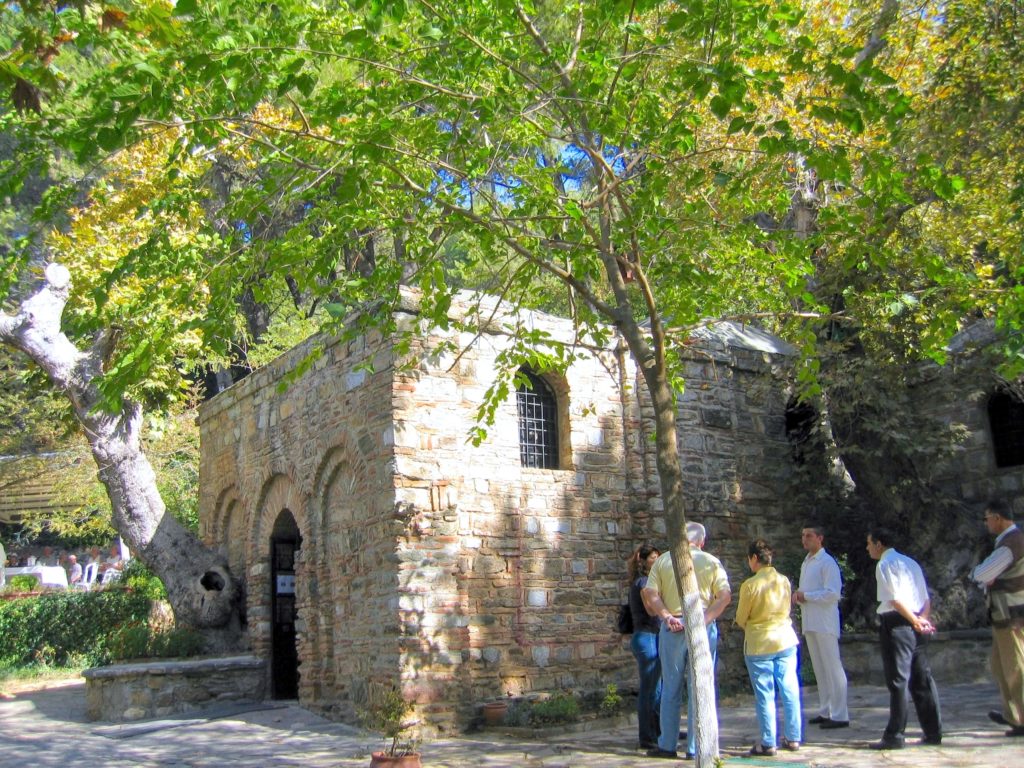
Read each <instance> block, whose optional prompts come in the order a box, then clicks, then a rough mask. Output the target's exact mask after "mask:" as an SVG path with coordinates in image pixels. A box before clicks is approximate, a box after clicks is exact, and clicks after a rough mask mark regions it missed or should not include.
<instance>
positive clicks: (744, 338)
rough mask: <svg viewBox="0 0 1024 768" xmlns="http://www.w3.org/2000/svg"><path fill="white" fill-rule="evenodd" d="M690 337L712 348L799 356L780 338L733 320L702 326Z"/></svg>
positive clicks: (794, 348)
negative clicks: (719, 347) (718, 347)
mask: <svg viewBox="0 0 1024 768" xmlns="http://www.w3.org/2000/svg"><path fill="white" fill-rule="evenodd" d="M690 335H691V336H692V337H693V338H695V339H699V340H700V341H702V342H704V343H705V344H708V345H711V346H715V345H717V346H721V347H727V348H731V349H746V350H750V351H751V352H767V353H769V354H772V355H786V356H790V355H796V354H797V349H796V347H794V346H793V345H792V344H790V343H789V342H786V341H783V340H782V339H780V338H779V337H778V336H774V335H772V334H770V333H768V332H767V331H764V330H761V329H760V328H757V327H755V326H753V325H745V324H743V323H737V322H733V321H732V320H719V321H717V322H714V323H710V324H709V325H702V326H700V327H699V328H696V329H695V330H694V331H693V332H692V333H691V334H690Z"/></svg>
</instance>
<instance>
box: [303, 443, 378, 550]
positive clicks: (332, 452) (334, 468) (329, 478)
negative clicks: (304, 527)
mask: <svg viewBox="0 0 1024 768" xmlns="http://www.w3.org/2000/svg"><path fill="white" fill-rule="evenodd" d="M353 446H354V441H352V440H350V439H349V438H348V436H344V437H343V438H342V439H341V440H339V441H338V442H337V443H335V444H334V445H333V446H331V447H330V448H328V449H327V450H326V451H325V452H324V455H323V459H322V460H321V461H320V465H319V466H318V467H317V470H316V474H315V476H314V481H313V507H314V509H313V512H312V518H313V521H314V525H315V526H316V527H317V530H318V531H320V532H323V533H326V524H327V519H326V515H327V509H326V495H327V492H328V491H329V490H330V488H331V485H332V484H333V483H334V481H335V480H336V479H337V477H338V475H339V474H340V473H341V472H343V471H344V470H345V469H346V468H347V469H348V475H349V476H350V477H352V478H356V477H366V475H367V471H368V470H367V467H366V463H365V462H364V461H363V457H362V456H361V455H360V454H359V452H358V451H357V450H355V448H354V447H353ZM325 554H326V552H325Z"/></svg>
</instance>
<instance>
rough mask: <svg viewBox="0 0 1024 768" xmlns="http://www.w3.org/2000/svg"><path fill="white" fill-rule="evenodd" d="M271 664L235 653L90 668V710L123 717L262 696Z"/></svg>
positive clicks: (110, 718) (101, 716) (98, 716)
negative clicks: (220, 656)
mask: <svg viewBox="0 0 1024 768" xmlns="http://www.w3.org/2000/svg"><path fill="white" fill-rule="evenodd" d="M265 666H266V665H265V663H264V662H263V661H262V660H260V659H257V658H256V657H255V656H231V657H224V658H211V659H188V660H185V661H148V662H141V663H135V664H114V665H111V666H109V667H97V668H95V669H87V670H85V671H84V672H83V673H82V676H83V677H84V678H85V682H86V692H85V714H86V717H88V718H89V719H90V720H104V721H107V722H114V723H120V722H129V721H133V720H143V719H149V718H154V717H168V716H169V715H176V714H181V713H183V712H192V711H195V710H202V709H206V708H209V707H214V706H218V705H223V704H229V703H230V704H235V703H243V702H244V703H251V702H258V701H262V700H263V698H264V696H265V695H266V672H265V670H264V667H265Z"/></svg>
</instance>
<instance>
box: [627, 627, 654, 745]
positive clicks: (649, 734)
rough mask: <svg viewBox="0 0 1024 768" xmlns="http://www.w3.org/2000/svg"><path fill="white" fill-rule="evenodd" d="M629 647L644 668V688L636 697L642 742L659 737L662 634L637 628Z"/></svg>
mask: <svg viewBox="0 0 1024 768" xmlns="http://www.w3.org/2000/svg"><path fill="white" fill-rule="evenodd" d="M629 647H630V649H631V650H632V651H633V656H635V657H636V666H637V669H638V671H639V672H640V692H639V693H638V694H637V697H636V719H637V723H638V725H639V736H640V743H641V744H654V743H655V742H656V741H657V740H658V713H659V711H660V709H661V664H660V663H659V661H658V635H657V634H655V633H654V632H634V633H633V639H632V640H630V641H629Z"/></svg>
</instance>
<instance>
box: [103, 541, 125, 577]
mask: <svg viewBox="0 0 1024 768" xmlns="http://www.w3.org/2000/svg"><path fill="white" fill-rule="evenodd" d="M123 570H124V560H122V559H121V547H120V545H118V544H117V543H116V542H115V543H114V544H111V545H110V556H109V557H108V558H107V559H106V560H104V561H103V563H102V564H101V565H100V573H101V574H103V583H104V584H106V583H107V582H108V581H115V580H116V579H119V578H121V571H123Z"/></svg>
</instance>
